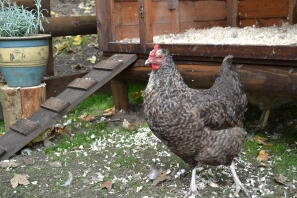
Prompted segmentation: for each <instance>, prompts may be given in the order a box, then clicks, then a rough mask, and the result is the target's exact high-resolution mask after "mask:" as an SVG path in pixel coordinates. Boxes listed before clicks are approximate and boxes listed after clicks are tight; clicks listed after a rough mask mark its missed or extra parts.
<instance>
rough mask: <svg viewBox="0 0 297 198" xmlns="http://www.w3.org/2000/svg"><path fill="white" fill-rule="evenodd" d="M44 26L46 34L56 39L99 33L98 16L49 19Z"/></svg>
mask: <svg viewBox="0 0 297 198" xmlns="http://www.w3.org/2000/svg"><path fill="white" fill-rule="evenodd" d="M43 25H44V29H45V33H49V34H51V35H52V36H54V37H56V36H73V35H85V34H96V33H97V28H96V16H71V17H69V16H62V17H48V18H46V20H45V21H44V22H43ZM100 37H101V36H99V39H100Z"/></svg>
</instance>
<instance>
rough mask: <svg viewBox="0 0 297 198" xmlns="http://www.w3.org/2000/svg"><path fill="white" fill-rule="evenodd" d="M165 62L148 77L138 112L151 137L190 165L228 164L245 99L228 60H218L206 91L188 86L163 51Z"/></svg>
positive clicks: (237, 143)
mask: <svg viewBox="0 0 297 198" xmlns="http://www.w3.org/2000/svg"><path fill="white" fill-rule="evenodd" d="M162 53H163V54H164V57H165V61H164V63H165V64H163V65H162V66H161V67H160V68H159V69H158V70H153V71H152V72H151V74H150V78H149V82H148V85H147V88H146V90H145V92H144V112H145V118H146V121H147V123H148V125H149V127H150V129H151V130H152V131H153V133H154V134H155V135H156V136H157V137H158V138H159V139H160V140H162V142H163V143H164V144H166V145H167V146H168V148H169V149H170V150H171V151H172V152H173V153H175V154H176V155H178V156H179V157H180V158H181V159H183V160H184V161H185V162H187V163H188V164H189V165H190V166H196V165H197V164H208V165H230V163H231V161H232V160H233V158H234V157H235V156H236V155H238V153H239V152H240V149H241V146H242V143H243V138H244V136H245V131H244V130H243V129H242V128H240V126H242V120H243V117H244V112H245V111H246V105H247V99H246V95H245V94H244V92H243V86H242V84H241V82H240V79H239V75H238V73H236V72H235V71H233V70H232V68H231V67H232V57H231V56H228V57H226V58H225V59H224V61H223V63H222V66H221V72H220V76H219V77H218V78H217V79H216V80H215V83H214V84H213V86H212V87H211V88H210V89H204V90H197V89H191V88H189V87H188V86H187V85H186V84H185V83H184V81H183V79H182V76H181V75H180V73H179V72H178V70H177V68H176V66H175V64H174V62H173V59H172V57H171V56H170V55H169V53H168V52H167V50H162Z"/></svg>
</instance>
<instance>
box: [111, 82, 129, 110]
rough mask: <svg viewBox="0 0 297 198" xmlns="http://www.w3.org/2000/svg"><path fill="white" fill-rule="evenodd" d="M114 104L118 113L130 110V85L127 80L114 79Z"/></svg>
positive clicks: (112, 84)
mask: <svg viewBox="0 0 297 198" xmlns="http://www.w3.org/2000/svg"><path fill="white" fill-rule="evenodd" d="M111 91H112V100H113V104H114V105H115V108H116V110H117V111H119V110H124V111H127V110H128V85H127V83H126V81H125V80H123V79H119V78H117V77H116V78H114V79H112V81H111Z"/></svg>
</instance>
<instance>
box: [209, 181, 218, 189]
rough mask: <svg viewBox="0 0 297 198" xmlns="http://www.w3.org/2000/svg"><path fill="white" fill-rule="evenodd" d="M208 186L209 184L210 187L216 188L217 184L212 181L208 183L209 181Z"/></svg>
mask: <svg viewBox="0 0 297 198" xmlns="http://www.w3.org/2000/svg"><path fill="white" fill-rule="evenodd" d="M209 186H210V187H213V188H218V187H219V184H217V183H214V182H210V183H209Z"/></svg>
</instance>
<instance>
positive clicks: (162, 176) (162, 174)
mask: <svg viewBox="0 0 297 198" xmlns="http://www.w3.org/2000/svg"><path fill="white" fill-rule="evenodd" d="M159 173H160V174H159V176H158V177H157V178H156V179H155V180H154V181H153V185H154V186H156V185H158V184H159V183H161V182H163V181H165V180H168V179H170V177H169V176H167V175H166V172H164V171H163V170H160V171H159Z"/></svg>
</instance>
